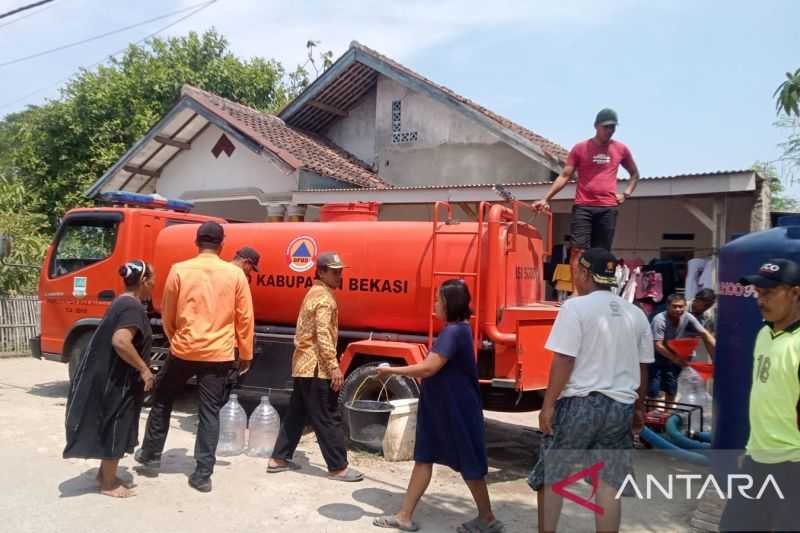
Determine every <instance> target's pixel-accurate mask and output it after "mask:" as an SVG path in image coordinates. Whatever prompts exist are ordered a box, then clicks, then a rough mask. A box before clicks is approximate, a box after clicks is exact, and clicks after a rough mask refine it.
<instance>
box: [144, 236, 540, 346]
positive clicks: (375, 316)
mask: <svg viewBox="0 0 800 533" xmlns="http://www.w3.org/2000/svg"><path fill="white" fill-rule="evenodd" d="M477 226H478V225H477V223H475V222H464V223H459V224H453V225H448V226H446V227H444V228H442V231H443V232H445V233H447V232H451V233H452V234H451V235H440V236H439V237H438V238H437V243H438V244H437V251H436V269H437V271H442V272H464V271H469V270H471V269H474V268H475V262H476V261H475V257H476V255H477V249H478V239H477V236H476V235H474V234H470V232H473V231H474V232H477V230H478V227H477ZM224 228H225V241H224V243H223V248H222V258H223V259H225V260H229V259H230V258H231V257H233V255H234V253H235V251H236V250H238V249H239V248H241V247H242V246H251V247H253V248H255V249H256V250H258V252H259V253H260V254H261V261H260V263H259V269H260V270H261V272H260V273H258V274H253V275H252V276H251V277H250V289H251V292H252V295H253V305H254V307H255V318H256V321H257V322H258V323H260V324H268V325H278V326H294V325H295V324H296V322H297V313H298V311H299V309H300V305H301V303H302V301H303V298H304V296H305V294H306V292H307V291H308V289H309V288H310V287H311V285H312V283H313V281H314V272H315V270H316V258H317V255H318V254H319V253H320V252H326V251H336V252H338V253H339V255H340V256H341V257H342V260H343V261H344V263H345V264H346V265H347V266H348V268H346V269H345V271H344V274H343V286H342V288H341V290H339V291H337V294H336V299H337V302H338V306H339V328H340V329H343V330H358V331H388V332H397V333H412V334H426V333H427V331H428V318H429V316H430V312H431V310H430V305H431V303H430V295H431V286H432V285H433V284H434V280H433V279H432V278H431V276H430V272H431V256H432V237H433V235H432V232H433V228H432V224H431V223H430V222H380V221H379V222H366V221H360V222H351V221H348V222H283V223H280V224H270V223H247V224H225V225H224ZM196 233H197V226H195V225H189V224H177V225H174V226H170V227H168V228H166V229H164V230H163V231H161V232H160V233H159V235H158V239H157V241H156V248H155V254H154V256H155V259H154V264H155V269H156V273H157V274H156V287H155V289H154V291H153V305H154V307H155V309H156V310H160V309H161V297H162V294H163V286H164V281H165V280H166V278H167V273H168V272H169V269H170V267H171V265H173V264H174V263H177V262H179V261H183V260H186V259H189V258H191V257H194V256H195V255H197V247H196V246H195V244H194V240H195V235H196ZM489 235H490V234H489V232H488V230H486V229H485V228H484V229H483V231H482V238H483V241H484V242H483V247H482V258H481V259H482V261H481V264H482V267H481V268H482V271H483V279H484V280H486V279H487V277H488V276H490V275H491V276H495V278H496V279H497V280H498V295H497V303H496V306H497V307H498V308H509V307H518V306H525V305H533V304H536V303H537V302H539V301H540V300H541V299H542V293H543V282H542V277H541V264H542V254H543V252H544V250H543V243H542V238H541V235H540V234H539V232H538V231H537V230H536V228H534V227H533V226H527V225H523V226H521V227H520V230H519V233H518V235H517V236H516V242H517V244H516V250H515V251H513V252H512V251H511V250H508V249H507V246H508V245H510V244H511V242H512V241H514V240H515V239H514V237H511V236H509V235H508V229H507V225H505V226H503V228H502V229H501V230H500V233H499V234H498V235H496V236H495V238H496V239H497V240H498V241H499V242H501V245H500V246H499V247H498V248H499V254H500V257H499V261H498V263H497V269H498V270H497V271H496V272H489V271H488V264H489V261H488V254H489V242H488V241H489V238H490V237H489ZM447 277H452V276H447ZM443 279H446V278H441V279H437V280H436V281H435V284H436V285H438V284H439V283H441V282H442V281H443ZM483 283H484V284H483V285H482V287H481V291H482V293H484V294H483V296H484V299H485V290H486V282H485V281H484V282H483ZM473 301H474V300H473ZM488 308H489V306H488V303H487V302H485V301H484V303H483V304H482V305H481V312H486V309H488Z"/></svg>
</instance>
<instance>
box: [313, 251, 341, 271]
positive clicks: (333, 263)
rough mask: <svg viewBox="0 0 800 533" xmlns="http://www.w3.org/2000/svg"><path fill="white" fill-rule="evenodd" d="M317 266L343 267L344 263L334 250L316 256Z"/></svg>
mask: <svg viewBox="0 0 800 533" xmlns="http://www.w3.org/2000/svg"><path fill="white" fill-rule="evenodd" d="M317 266H318V267H322V268H334V269H338V268H345V264H344V263H343V262H342V259H341V258H340V257H339V254H337V253H336V252H324V253H321V254H319V257H318V258H317Z"/></svg>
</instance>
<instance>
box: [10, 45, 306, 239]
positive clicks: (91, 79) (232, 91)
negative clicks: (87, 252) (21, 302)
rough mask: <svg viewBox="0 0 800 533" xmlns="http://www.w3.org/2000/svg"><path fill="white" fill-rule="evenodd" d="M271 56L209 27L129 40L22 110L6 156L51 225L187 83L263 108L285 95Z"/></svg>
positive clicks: (287, 94)
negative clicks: (235, 50)
mask: <svg viewBox="0 0 800 533" xmlns="http://www.w3.org/2000/svg"><path fill="white" fill-rule="evenodd" d="M283 80H284V71H283V68H282V67H281V65H280V64H279V63H277V62H275V61H268V60H265V59H261V58H254V59H251V60H248V61H243V60H240V59H238V58H236V57H235V56H234V55H233V54H232V53H231V52H230V51H229V50H228V43H227V41H226V40H225V38H224V37H222V36H221V35H219V34H218V33H216V32H215V31H213V30H212V31H209V32H206V33H204V34H203V35H198V34H197V33H190V34H189V35H187V36H185V37H174V38H170V39H166V40H164V39H153V40H151V41H149V42H148V43H147V44H145V45H143V46H130V47H129V48H128V50H127V51H126V52H125V53H124V54H123V55H122V56H121V57H120V58H118V59H113V58H112V59H111V60H110V61H109V63H108V64H106V65H102V66H100V67H98V68H97V69H96V70H91V71H89V70H82V71H80V72H79V73H78V74H77V75H76V76H75V77H74V78H73V79H72V80H71V81H70V82H69V83H68V84H67V85H66V86H65V87H64V89H62V98H61V99H59V100H57V101H51V102H49V103H47V104H46V105H44V106H41V107H34V108H30V109H29V110H28V111H25V112H23V113H21V114H18V115H21V120H20V122H21V124H19V129H18V134H17V136H16V143H15V144H14V145H13V146H11V147H9V146H8V145H4V146H2V150H0V151H3V152H5V151H6V149H9V148H10V152H11V154H10V156H9V157H10V159H11V161H12V164H13V166H14V168H15V170H16V172H17V173H18V175H19V176H21V177H22V178H23V179H24V181H25V183H26V184H27V185H28V186H29V187H30V189H31V191H32V194H33V196H34V197H36V198H38V199H39V200H40V201H41V202H40V203H41V205H43V206H47V208H46V211H45V214H47V216H48V221H49V223H50V228H51V229H53V228H55V225H56V223H57V219H58V217H60V216H62V215H63V214H64V212H66V211H67V210H68V209H71V208H73V207H76V206H80V205H84V204H86V203H87V200H86V199H85V198H84V197H83V192H84V191H85V190H86V189H87V188H88V187H89V186H90V185H91V184H92V183H93V182H94V181H95V180H96V179H97V178H98V177H99V176H101V175H102V174H103V173H104V172H105V171H106V170H107V169H108V168H109V167H110V166H111V165H112V164H113V163H114V162H116V161H117V159H118V158H119V157H120V156H121V155H122V154H123V153H124V152H125V150H127V149H128V147H129V146H131V145H132V144H133V143H134V142H136V141H137V140H138V139H139V138H140V137H142V135H144V134H145V133H146V132H147V130H148V129H150V127H152V126H153V125H154V124H155V123H156V122H157V121H158V120H159V119H160V118H161V117H162V116H163V115H164V114H165V113H166V112H167V111H168V110H169V108H170V107H171V106H172V105H173V104H174V103H175V101H176V100H177V98H178V96H179V94H180V90H181V87H182V86H183V84H185V83H188V84H191V85H194V86H196V87H200V88H201V89H205V90H207V91H210V92H213V93H216V94H219V95H220V96H223V97H225V98H229V99H231V100H234V101H237V102H241V103H243V104H245V105H248V106H251V107H254V108H256V109H259V110H262V111H266V112H270V111H275V110H277V109H279V108H280V107H281V106H283V105H284V104H285V103H286V102H287V101H288V99H289V98H290V97H291V96H292V94H291V93H290V91H289V90H288V89H287V87H286V85H285V84H284V81H283Z"/></svg>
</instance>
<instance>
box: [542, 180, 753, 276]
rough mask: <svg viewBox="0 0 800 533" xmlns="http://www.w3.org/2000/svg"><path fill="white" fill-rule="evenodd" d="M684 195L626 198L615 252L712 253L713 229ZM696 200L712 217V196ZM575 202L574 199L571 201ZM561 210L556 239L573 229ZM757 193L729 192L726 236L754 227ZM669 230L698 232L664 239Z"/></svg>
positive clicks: (651, 255) (646, 258)
mask: <svg viewBox="0 0 800 533" xmlns="http://www.w3.org/2000/svg"><path fill="white" fill-rule="evenodd" d="M681 202H682V199H681V198H652V199H650V198H645V199H634V200H629V201H628V202H626V203H625V204H624V205H623V206H622V207H621V208H620V211H619V218H618V219H617V230H616V232H615V236H614V252H615V253H616V254H617V255H619V256H620V257H630V256H633V255H636V256H638V257H640V258H641V259H643V260H644V261H650V260H651V259H654V258H658V257H660V255H661V250H663V249H666V248H682V249H693V250H696V252H695V257H708V256H710V255H711V249H712V247H713V243H712V235H711V231H710V230H709V229H708V228H707V227H706V226H704V225H703V224H702V223H701V222H700V221H699V220H697V218H695V217H694V216H693V215H692V214H691V213H689V211H687V210H686V208H685V207H683V205H682V203H681ZM694 202H695V203H696V204H697V205H698V206H699V207H700V208H701V209H702V210H703V211H704V212H705V213H706V214H707V215H708V216H709V217H712V213H713V206H712V199H711V198H701V199H696V200H694ZM570 204H571V202H570ZM560 207H562V206H559V208H557V209H556V211H557V212H558V213H557V214H556V215H555V218H554V220H553V240H554V242H556V243H560V242H562V241H563V238H564V235H566V234H568V233H569V220H570V215H569V214H568V213H564V211H565V210H566V209H568V208H566V206H564V207H565V209H561V208H560ZM752 207H753V197H752V196H750V195H743V196H729V197H728V199H727V209H726V211H727V229H726V236H725V240H726V241H728V240H729V239H730V238H731V237H732V236H733V235H735V234H737V233H745V232H748V231H749V230H750V212H751V210H752ZM665 233H690V234H694V239H692V240H680V241H676V240H664V239H663V238H662V237H663V234H665Z"/></svg>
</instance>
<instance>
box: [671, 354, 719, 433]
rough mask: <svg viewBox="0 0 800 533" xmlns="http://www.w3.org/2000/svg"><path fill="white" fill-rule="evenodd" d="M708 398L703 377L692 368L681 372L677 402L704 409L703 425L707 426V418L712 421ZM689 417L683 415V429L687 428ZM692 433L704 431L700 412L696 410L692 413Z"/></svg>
mask: <svg viewBox="0 0 800 533" xmlns="http://www.w3.org/2000/svg"><path fill="white" fill-rule="evenodd" d="M706 396H708V393H707V392H706V388H705V383H704V382H703V377H702V376H701V375H700V374H699V373H698V372H697V371H696V370H695V369H694V368H692V367H688V366H687V367H686V368H684V369H683V370H682V371H681V374H680V376H678V395H677V398H676V401H678V402H680V403H688V404H690V405H699V406H700V407H702V408H703V418H704V420H703V422H704V424H703V425H707V421H706V420H705V418H708V419H709V420H710V416H709V415H710V414H711V413H710V407H709V405H710V402H708V400H707V398H706ZM688 418H689V417H688V415H686V414H685V413H681V420H682V421H683V427H686V421H687V419H688ZM689 429H690V431H691V432H692V433H697V432H699V431H703V427H702V426H701V425H700V410H699V409H698V410H695V411H693V412H692V427H691V428H689Z"/></svg>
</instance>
